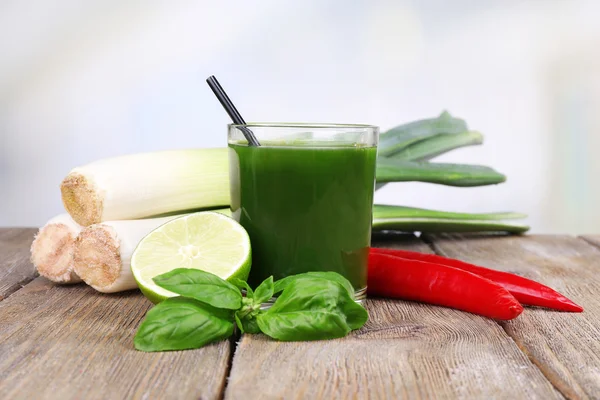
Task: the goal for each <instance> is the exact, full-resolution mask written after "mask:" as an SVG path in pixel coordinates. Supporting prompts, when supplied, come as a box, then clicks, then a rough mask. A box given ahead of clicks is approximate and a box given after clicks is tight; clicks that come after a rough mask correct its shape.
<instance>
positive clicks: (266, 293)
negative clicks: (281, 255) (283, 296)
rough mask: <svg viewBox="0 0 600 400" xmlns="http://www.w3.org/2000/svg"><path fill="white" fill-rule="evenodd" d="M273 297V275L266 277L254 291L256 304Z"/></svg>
mask: <svg viewBox="0 0 600 400" xmlns="http://www.w3.org/2000/svg"><path fill="white" fill-rule="evenodd" d="M271 297H273V276H270V277H268V278H267V279H265V280H264V281H263V282H262V283H261V284H260V285H258V287H257V288H256V290H255V291H254V304H262V303H264V302H265V301H267V300H269V299H270V298H271Z"/></svg>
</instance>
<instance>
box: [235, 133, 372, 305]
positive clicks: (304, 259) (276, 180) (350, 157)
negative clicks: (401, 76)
mask: <svg viewBox="0 0 600 400" xmlns="http://www.w3.org/2000/svg"><path fill="white" fill-rule="evenodd" d="M244 129H250V130H251V131H252V132H253V133H254V136H255V137H256V138H257V139H258V141H259V143H260V146H251V145H249V144H248V141H247V140H246V138H245V137H244V134H243V132H242V130H244ZM378 135H379V128H378V127H376V126H372V125H342V124H301V123H251V124H245V125H235V124H231V125H229V135H228V144H229V174H230V188H231V211H232V216H233V218H234V219H236V220H237V221H238V222H239V223H240V224H241V225H242V226H243V227H244V228H245V229H246V230H247V231H248V234H249V236H250V241H251V245H252V268H251V270H250V277H249V279H248V280H249V283H250V285H251V286H256V285H258V284H259V283H260V282H262V281H263V280H264V279H266V278H268V277H269V276H271V275H273V278H274V279H275V280H277V279H281V278H284V277H286V276H289V275H295V274H299V273H303V272H309V271H334V272H337V273H339V274H341V275H343V276H344V277H345V278H347V279H348V280H349V281H350V282H351V283H352V285H353V286H354V289H355V295H356V299H357V300H362V299H364V298H365V297H366V289H367V258H368V254H369V246H370V243H371V223H372V210H373V191H374V186H375V165H376V158H377V141H378Z"/></svg>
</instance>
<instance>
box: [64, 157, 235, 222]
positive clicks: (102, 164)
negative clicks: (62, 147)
mask: <svg viewBox="0 0 600 400" xmlns="http://www.w3.org/2000/svg"><path fill="white" fill-rule="evenodd" d="M227 151H228V150H227V148H218V149H193V150H172V151H161V152H155V153H141V154H133V155H127V156H121V157H115V158H108V159H103V160H99V161H96V162H93V163H90V164H87V165H84V166H81V167H77V168H75V169H73V170H72V171H71V172H70V173H69V174H68V175H67V176H66V178H65V179H64V180H63V182H62V184H61V187H60V188H61V193H62V200H63V204H64V206H65V209H66V210H67V212H68V213H69V214H70V215H71V217H73V219H74V220H75V221H76V222H77V223H79V224H80V225H83V226H89V225H92V224H97V223H100V222H103V221H113V220H128V219H137V218H145V217H150V216H157V215H160V214H166V213H174V212H185V211H186V210H187V211H189V210H194V209H201V208H214V207H225V206H228V205H229V160H228V154H227Z"/></svg>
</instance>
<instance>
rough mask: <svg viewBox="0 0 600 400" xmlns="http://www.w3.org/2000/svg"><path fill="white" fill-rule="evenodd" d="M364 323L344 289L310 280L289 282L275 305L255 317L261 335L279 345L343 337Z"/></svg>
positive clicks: (359, 308) (364, 316)
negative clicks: (280, 341) (278, 341)
mask: <svg viewBox="0 0 600 400" xmlns="http://www.w3.org/2000/svg"><path fill="white" fill-rule="evenodd" d="M367 319H368V314H367V311H366V310H365V309H364V308H363V307H362V306H361V305H359V304H357V303H356V302H355V301H354V299H353V298H352V297H351V296H350V294H349V293H348V290H347V288H345V287H344V286H342V284H340V283H338V282H336V281H332V280H327V279H323V278H318V277H314V276H313V277H308V276H306V277H304V278H302V279H295V280H291V281H290V282H289V283H288V284H287V285H286V287H285V289H284V290H283V293H282V294H281V295H280V296H279V298H278V299H277V301H275V304H274V305H273V306H272V307H271V308H270V309H268V310H267V311H266V312H264V313H261V314H259V315H258V316H257V322H258V326H259V328H260V330H261V331H262V332H263V333H264V334H266V335H268V336H271V337H272V338H275V339H278V340H283V341H299V340H321V339H334V338H339V337H343V336H346V335H347V334H348V332H350V331H351V330H353V329H358V328H360V327H361V326H363V325H364V323H365V322H366V321H367Z"/></svg>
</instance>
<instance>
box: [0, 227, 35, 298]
mask: <svg viewBox="0 0 600 400" xmlns="http://www.w3.org/2000/svg"><path fill="white" fill-rule="evenodd" d="M36 232H37V229H34V228H0V301H2V300H4V299H5V298H7V297H8V296H10V295H11V294H12V293H14V292H15V291H17V290H19V289H20V288H22V287H23V286H24V285H26V284H27V283H29V282H31V280H32V279H33V278H35V277H36V276H37V272H36V270H35V267H34V266H33V264H31V262H30V261H29V247H30V246H31V242H32V241H33V235H35V233H36Z"/></svg>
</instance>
